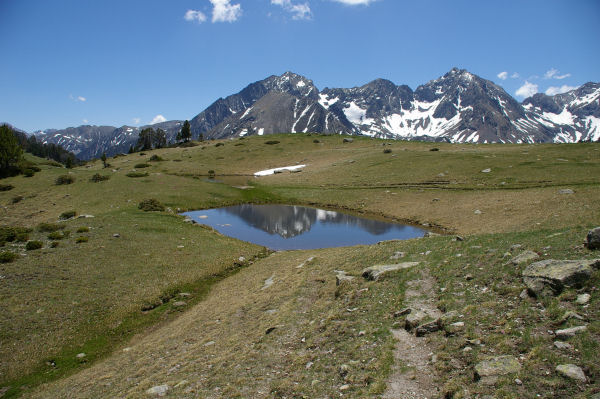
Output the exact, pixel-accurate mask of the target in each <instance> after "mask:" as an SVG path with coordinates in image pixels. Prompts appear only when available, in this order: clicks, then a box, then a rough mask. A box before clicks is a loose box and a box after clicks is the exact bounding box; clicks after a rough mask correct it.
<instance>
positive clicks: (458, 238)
mask: <svg viewBox="0 0 600 399" xmlns="http://www.w3.org/2000/svg"><path fill="white" fill-rule="evenodd" d="M464 240H465V239H464V238H463V237H461V236H456V237H454V241H464Z"/></svg>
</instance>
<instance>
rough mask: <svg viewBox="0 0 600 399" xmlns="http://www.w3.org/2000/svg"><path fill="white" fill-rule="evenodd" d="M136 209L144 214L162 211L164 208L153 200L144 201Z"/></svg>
mask: <svg viewBox="0 0 600 399" xmlns="http://www.w3.org/2000/svg"><path fill="white" fill-rule="evenodd" d="M138 208H139V209H141V210H142V211H144V212H152V211H164V210H165V206H164V205H163V204H161V203H160V202H158V200H156V199H154V198H149V199H145V200H143V201H142V202H140V203H139V204H138Z"/></svg>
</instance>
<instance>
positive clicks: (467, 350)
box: [463, 346, 473, 353]
mask: <svg viewBox="0 0 600 399" xmlns="http://www.w3.org/2000/svg"><path fill="white" fill-rule="evenodd" d="M463 352H465V353H469V352H473V348H471V347H470V346H465V347H464V348H463Z"/></svg>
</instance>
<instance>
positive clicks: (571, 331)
mask: <svg viewBox="0 0 600 399" xmlns="http://www.w3.org/2000/svg"><path fill="white" fill-rule="evenodd" d="M586 330H587V326H577V327H571V328H565V329H562V330H556V331H555V332H554V334H555V335H556V338H558V339H567V338H571V337H574V336H575V334H577V333H580V332H583V331H586Z"/></svg>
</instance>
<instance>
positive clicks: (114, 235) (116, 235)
mask: <svg viewBox="0 0 600 399" xmlns="http://www.w3.org/2000/svg"><path fill="white" fill-rule="evenodd" d="M113 237H114V238H119V237H121V234H119V233H115V234H113Z"/></svg>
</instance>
